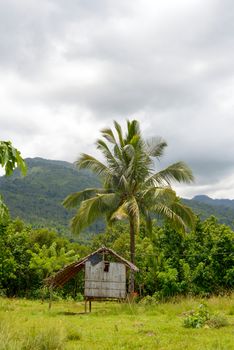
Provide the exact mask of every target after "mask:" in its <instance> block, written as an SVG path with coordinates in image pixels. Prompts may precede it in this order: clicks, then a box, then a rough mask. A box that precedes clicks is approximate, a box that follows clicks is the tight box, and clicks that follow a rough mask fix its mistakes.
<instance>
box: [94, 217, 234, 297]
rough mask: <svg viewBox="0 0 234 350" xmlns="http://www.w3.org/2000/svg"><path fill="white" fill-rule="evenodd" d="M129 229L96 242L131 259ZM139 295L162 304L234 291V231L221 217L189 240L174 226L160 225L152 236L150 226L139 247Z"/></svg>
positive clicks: (121, 228)
mask: <svg viewBox="0 0 234 350" xmlns="http://www.w3.org/2000/svg"><path fill="white" fill-rule="evenodd" d="M127 238H128V232H127V228H126V227H124V226H123V225H119V226H118V227H117V228H112V229H111V230H108V231H107V232H106V233H105V234H104V235H99V236H97V237H96V239H94V241H93V244H94V247H97V246H100V245H101V244H105V245H107V246H108V245H109V246H112V247H113V249H114V250H116V251H117V252H119V253H120V254H122V255H123V256H125V257H127V258H128V257H129V252H128V249H129V245H128V239H127ZM136 265H137V266H138V267H139V268H140V273H138V274H137V276H136V286H137V289H138V292H139V293H140V294H141V295H142V296H144V295H153V296H154V298H155V299H156V300H157V299H161V298H165V297H170V296H173V295H176V294H185V295H186V294H192V295H197V294H200V295H210V294H213V293H222V292H227V291H230V290H231V289H232V288H233V287H234V232H233V231H232V230H231V229H230V227H228V226H226V225H222V224H219V223H218V222H217V219H216V218H215V217H210V218H209V219H207V220H206V221H204V222H201V221H199V220H198V221H197V224H196V227H195V229H194V230H193V231H191V232H190V233H188V234H186V235H183V234H181V233H180V232H178V231H176V230H174V229H172V228H171V227H170V226H169V225H166V226H164V227H158V226H154V229H153V233H152V236H151V237H148V236H147V235H146V232H145V230H144V226H142V227H141V231H140V235H139V237H138V238H137V242H136Z"/></svg>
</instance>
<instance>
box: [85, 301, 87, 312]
mask: <svg viewBox="0 0 234 350" xmlns="http://www.w3.org/2000/svg"><path fill="white" fill-rule="evenodd" d="M85 313H87V298H85Z"/></svg>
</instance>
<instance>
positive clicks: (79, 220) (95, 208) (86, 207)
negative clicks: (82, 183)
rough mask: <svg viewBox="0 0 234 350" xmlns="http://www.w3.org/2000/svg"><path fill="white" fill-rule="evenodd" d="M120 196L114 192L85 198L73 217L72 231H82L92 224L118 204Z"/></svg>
mask: <svg viewBox="0 0 234 350" xmlns="http://www.w3.org/2000/svg"><path fill="white" fill-rule="evenodd" d="M118 200H119V198H118V196H116V194H114V193H108V194H100V195H97V196H95V197H93V198H90V199H87V200H84V201H83V202H82V203H81V205H80V207H79V209H78V211H77V213H76V215H75V216H74V218H73V219H72V224H71V227H72V231H73V232H74V233H80V232H81V231H82V230H83V229H84V228H86V227H88V226H89V225H91V224H92V223H93V222H94V221H95V220H97V219H98V218H100V217H102V216H104V215H105V214H106V213H107V212H109V211H110V210H111V209H112V210H113V208H114V207H117V205H118Z"/></svg>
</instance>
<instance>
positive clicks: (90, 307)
mask: <svg viewBox="0 0 234 350" xmlns="http://www.w3.org/2000/svg"><path fill="white" fill-rule="evenodd" d="M91 309H92V304H91V300H89V312H91Z"/></svg>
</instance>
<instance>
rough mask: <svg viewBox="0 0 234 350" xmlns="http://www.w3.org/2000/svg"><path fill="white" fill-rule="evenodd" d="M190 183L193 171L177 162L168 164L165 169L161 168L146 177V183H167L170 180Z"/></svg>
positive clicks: (192, 179) (182, 163)
mask: <svg viewBox="0 0 234 350" xmlns="http://www.w3.org/2000/svg"><path fill="white" fill-rule="evenodd" d="M173 180H174V181H177V182H185V183H190V182H192V181H194V177H193V173H192V171H191V169H190V168H189V167H188V166H187V165H186V164H185V163H184V162H178V163H174V164H172V165H170V166H169V167H167V168H166V169H163V170H161V171H159V172H157V173H155V174H153V175H151V176H150V177H149V178H148V179H147V183H149V184H150V183H151V184H152V183H155V184H158V185H163V184H168V185H170V183H171V181H173Z"/></svg>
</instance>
